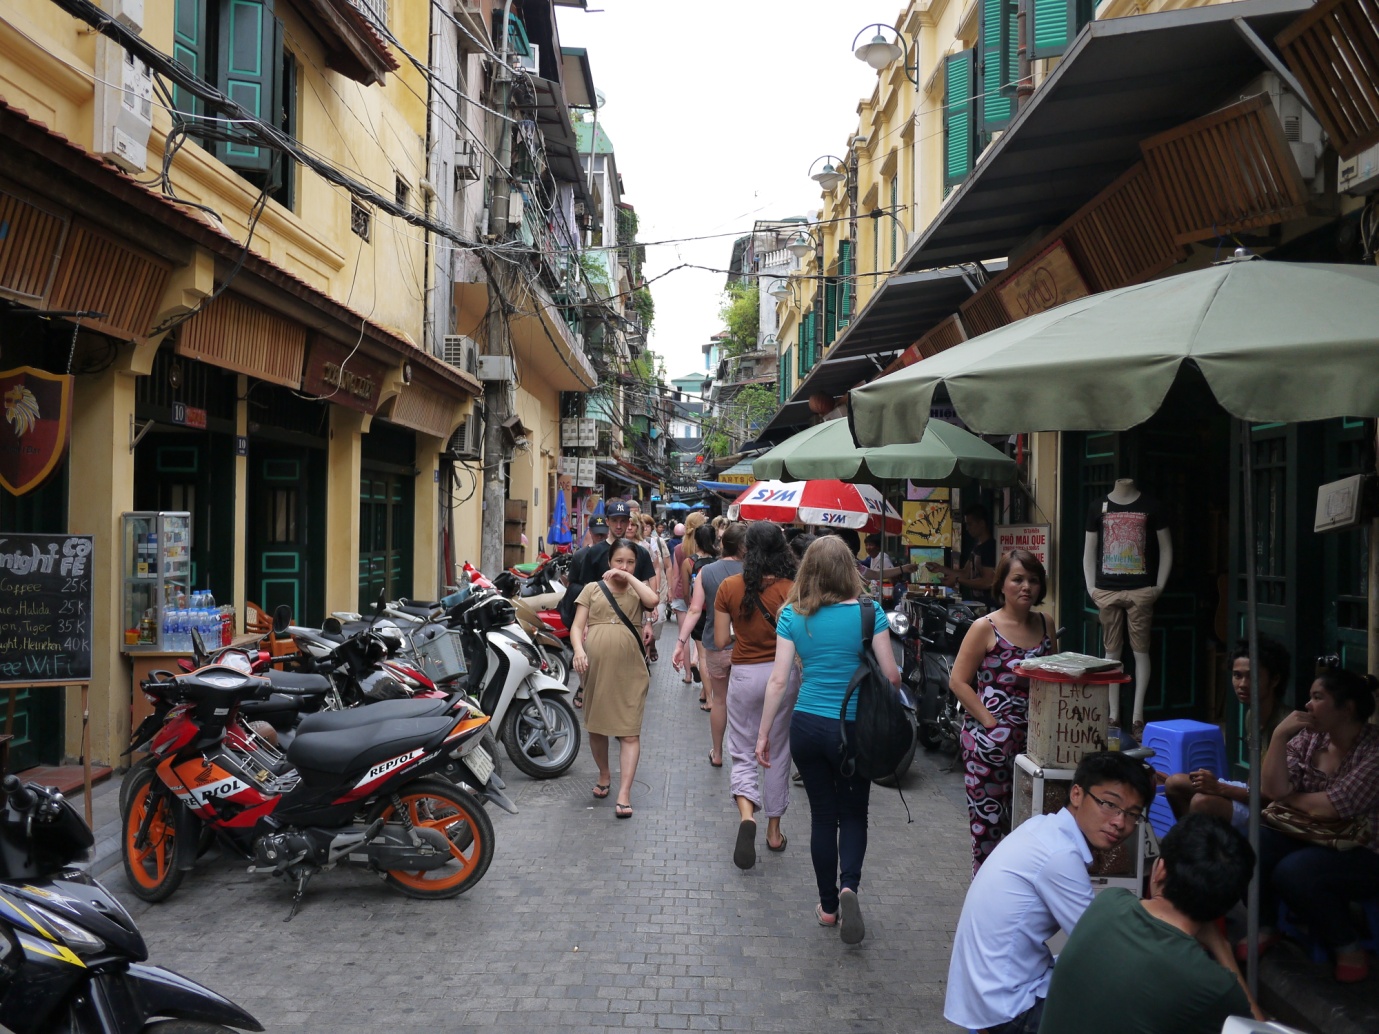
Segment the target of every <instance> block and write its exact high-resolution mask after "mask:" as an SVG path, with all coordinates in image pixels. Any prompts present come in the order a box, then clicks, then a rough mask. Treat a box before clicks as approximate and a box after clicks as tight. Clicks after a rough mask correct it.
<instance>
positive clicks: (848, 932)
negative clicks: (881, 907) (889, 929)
mask: <svg viewBox="0 0 1379 1034" xmlns="http://www.w3.org/2000/svg"><path fill="white" fill-rule="evenodd" d="M838 921H839V922H840V923H842V926H843V943H844V944H861V943H862V938H863V937H865V936H866V935H867V928H866V925H865V924H864V923H863V922H862V906H861V905H859V904H858V903H857V892H856V891H854V890H843V891H841V892H839V894H838Z"/></svg>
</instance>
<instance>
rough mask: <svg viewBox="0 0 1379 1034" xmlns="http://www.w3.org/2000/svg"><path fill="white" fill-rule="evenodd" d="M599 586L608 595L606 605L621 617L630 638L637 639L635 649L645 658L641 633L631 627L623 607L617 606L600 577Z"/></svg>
mask: <svg viewBox="0 0 1379 1034" xmlns="http://www.w3.org/2000/svg"><path fill="white" fill-rule="evenodd" d="M599 588H600V589H602V590H603V594H604V595H605V596H607V597H608V605H609V606H610V607H612V608H613V613H614V614H616V615H618V617H620V618H621V619H622V623H623V625H624V626H626V628H627V630H628V631H629V632H631V633H632V638H633V639H635V640H637V649H638V650H640V651H641V652H642V658H643V659H645V658H646V647H645V646H644V645H643V644H642V636H641V633H640V632H638V631H637V630H636V629H635V628H633V627H632V622H631V621H629V620H628V619H627V615H626V614H625V613H623V609H622V608H621V607H619V606H618V601H617V600H616V599H614V598H613V593H612V591H611V590H610V589H609V588H608V583H607V582H605V581H603V580H602V579H600V580H599Z"/></svg>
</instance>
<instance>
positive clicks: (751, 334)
mask: <svg viewBox="0 0 1379 1034" xmlns="http://www.w3.org/2000/svg"><path fill="white" fill-rule="evenodd" d="M718 316H719V318H720V319H721V320H722V321H723V324H724V328H725V330H726V332H727V336H726V337H724V338H723V347H724V349H725V350H726V351H727V353H728V354H729V355H732V356H738V355H742V354H743V353H744V352H755V351H756V349H757V335H758V333H759V332H760V331H761V299H760V295H759V294H758V292H757V285H756V284H752V285H750V286H746V285H743V284H740V283H735V284H733V285H732V286H731V287H729V288H728V290H727V291H726V292H725V293H724V298H723V305H722V307H720V308H719V310H718Z"/></svg>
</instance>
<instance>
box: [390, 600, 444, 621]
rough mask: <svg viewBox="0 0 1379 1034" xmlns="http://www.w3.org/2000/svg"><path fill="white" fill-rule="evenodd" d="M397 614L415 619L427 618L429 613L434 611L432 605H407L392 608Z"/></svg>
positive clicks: (434, 607)
mask: <svg viewBox="0 0 1379 1034" xmlns="http://www.w3.org/2000/svg"><path fill="white" fill-rule="evenodd" d="M392 609H393V610H395V611H397V612H398V613H399V614H411V615H412V616H413V617H417V618H429V617H430V616H431V611H433V610H435V609H436V605H435V604H434V603H408V604H405V605H402V606H397V607H393V608H392Z"/></svg>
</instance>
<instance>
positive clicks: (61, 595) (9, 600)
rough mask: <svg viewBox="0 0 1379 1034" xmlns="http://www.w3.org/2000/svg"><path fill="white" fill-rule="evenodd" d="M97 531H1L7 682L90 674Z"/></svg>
mask: <svg viewBox="0 0 1379 1034" xmlns="http://www.w3.org/2000/svg"><path fill="white" fill-rule="evenodd" d="M91 553H92V540H91V536H90V535H21V534H0V685H21V686H38V685H44V684H47V685H54V686H70V685H74V684H76V683H79V682H89V681H90V679H91V641H92V634H93V629H92V600H93V581H94V576H93V573H92V570H91V568H92V556H91Z"/></svg>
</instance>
